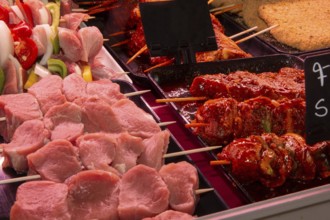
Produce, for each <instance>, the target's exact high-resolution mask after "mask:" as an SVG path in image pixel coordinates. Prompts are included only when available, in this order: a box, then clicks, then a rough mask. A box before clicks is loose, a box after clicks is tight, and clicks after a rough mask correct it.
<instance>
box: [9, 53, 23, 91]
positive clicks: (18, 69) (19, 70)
mask: <svg viewBox="0 0 330 220" xmlns="http://www.w3.org/2000/svg"><path fill="white" fill-rule="evenodd" d="M8 58H9V59H10V60H11V62H13V64H14V66H15V69H16V78H17V91H18V93H22V92H23V71H24V69H23V68H22V66H21V64H20V63H19V61H18V60H17V59H16V58H15V57H14V56H13V55H11V54H9V56H8Z"/></svg>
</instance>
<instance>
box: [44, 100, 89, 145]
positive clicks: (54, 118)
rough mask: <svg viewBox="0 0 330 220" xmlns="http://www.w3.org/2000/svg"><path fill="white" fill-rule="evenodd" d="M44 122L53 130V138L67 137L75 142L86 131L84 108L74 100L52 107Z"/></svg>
mask: <svg viewBox="0 0 330 220" xmlns="http://www.w3.org/2000/svg"><path fill="white" fill-rule="evenodd" d="M44 123H45V127H46V128H47V129H48V130H50V132H51V140H57V139H65V140H68V141H72V142H73V141H75V140H76V138H77V137H79V136H80V135H82V134H83V133H84V124H83V123H82V110H81V108H80V107H79V106H78V105H76V104H74V103H72V102H66V103H64V104H62V105H55V106H53V107H52V108H50V109H49V110H48V112H47V113H46V114H45V117H44Z"/></svg>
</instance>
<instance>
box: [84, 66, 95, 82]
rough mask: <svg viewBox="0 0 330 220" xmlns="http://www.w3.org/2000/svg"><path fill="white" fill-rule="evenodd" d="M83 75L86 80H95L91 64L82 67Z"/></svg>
mask: <svg viewBox="0 0 330 220" xmlns="http://www.w3.org/2000/svg"><path fill="white" fill-rule="evenodd" d="M82 77H83V79H84V80H85V81H86V82H91V81H93V76H92V71H91V67H90V66H89V65H84V66H83V67H82Z"/></svg>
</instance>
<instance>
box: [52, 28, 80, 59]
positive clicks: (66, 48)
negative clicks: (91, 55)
mask: <svg viewBox="0 0 330 220" xmlns="http://www.w3.org/2000/svg"><path fill="white" fill-rule="evenodd" d="M58 38H59V44H60V47H61V48H62V50H63V53H64V56H65V57H66V58H68V59H69V60H70V61H72V62H78V61H80V60H81V58H82V57H83V53H84V50H83V48H82V43H81V41H80V39H79V37H78V35H77V31H76V30H72V29H67V28H62V27H59V28H58Z"/></svg>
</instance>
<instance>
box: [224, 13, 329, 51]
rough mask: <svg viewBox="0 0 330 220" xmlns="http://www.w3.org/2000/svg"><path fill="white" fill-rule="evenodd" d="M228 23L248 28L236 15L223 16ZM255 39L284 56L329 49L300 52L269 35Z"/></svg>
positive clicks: (243, 28)
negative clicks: (284, 54)
mask: <svg viewBox="0 0 330 220" xmlns="http://www.w3.org/2000/svg"><path fill="white" fill-rule="evenodd" d="M223 16H224V17H225V18H226V19H227V20H228V21H230V22H233V23H234V24H235V25H236V26H237V27H239V28H240V29H241V30H246V29H248V28H250V27H248V26H247V25H246V24H245V23H244V20H243V18H242V17H240V16H238V15H237V14H225V15H223ZM256 38H258V39H260V40H262V41H263V42H265V43H266V44H267V45H269V46H270V47H271V48H273V49H274V50H276V51H277V52H279V53H286V54H292V55H305V54H309V53H315V52H323V51H325V50H328V49H329V48H324V49H319V50H311V51H301V50H298V49H296V48H293V47H290V46H288V45H285V44H282V43H280V42H278V41H277V40H276V39H275V38H274V37H273V36H272V35H271V34H270V33H268V32H267V33H264V34H261V35H259V36H257V37H256Z"/></svg>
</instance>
